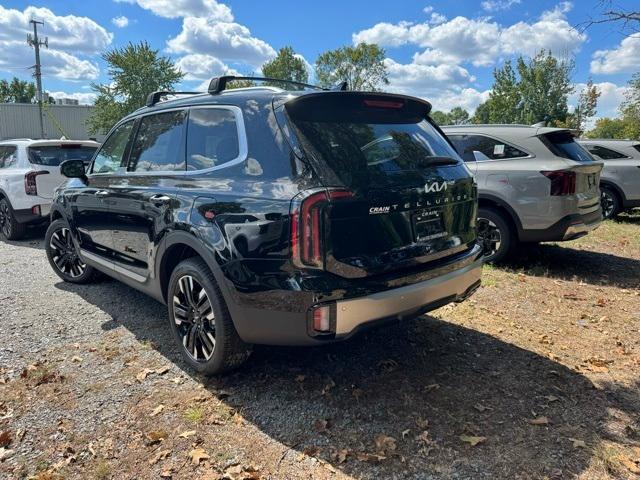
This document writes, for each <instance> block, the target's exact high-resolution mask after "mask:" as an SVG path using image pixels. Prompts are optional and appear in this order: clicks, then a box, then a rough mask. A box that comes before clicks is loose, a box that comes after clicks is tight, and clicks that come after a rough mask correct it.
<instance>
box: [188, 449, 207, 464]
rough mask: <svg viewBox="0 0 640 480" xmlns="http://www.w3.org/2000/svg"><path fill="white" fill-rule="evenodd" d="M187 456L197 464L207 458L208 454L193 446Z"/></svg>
mask: <svg viewBox="0 0 640 480" xmlns="http://www.w3.org/2000/svg"><path fill="white" fill-rule="evenodd" d="M189 458H191V463H192V464H194V465H199V464H200V461H201V460H209V455H207V452H205V451H204V449H202V448H194V449H193V450H191V451H190V452H189Z"/></svg>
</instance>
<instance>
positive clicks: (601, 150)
mask: <svg viewBox="0 0 640 480" xmlns="http://www.w3.org/2000/svg"><path fill="white" fill-rule="evenodd" d="M586 148H587V150H589V153H591V154H592V155H596V156H597V157H600V158H601V159H602V160H616V159H618V158H629V157H627V156H626V155H625V154H624V153H620V152H616V151H615V150H611V149H610V148H606V147H602V146H600V145H587V146H586Z"/></svg>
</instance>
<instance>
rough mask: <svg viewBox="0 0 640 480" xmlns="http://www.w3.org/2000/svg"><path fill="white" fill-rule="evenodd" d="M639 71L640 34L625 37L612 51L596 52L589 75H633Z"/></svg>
mask: <svg viewBox="0 0 640 480" xmlns="http://www.w3.org/2000/svg"><path fill="white" fill-rule="evenodd" d="M638 70H640V33H636V34H633V35H630V36H628V37H625V38H624V39H623V40H622V42H620V45H619V46H618V47H617V48H615V49H612V50H597V51H596V52H595V53H594V54H593V60H592V61H591V73H604V74H608V73H635V72H637V71H638Z"/></svg>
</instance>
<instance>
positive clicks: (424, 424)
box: [416, 417, 429, 430]
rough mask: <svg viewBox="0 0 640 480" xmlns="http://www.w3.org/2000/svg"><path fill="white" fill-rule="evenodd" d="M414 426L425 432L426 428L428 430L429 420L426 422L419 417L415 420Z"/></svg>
mask: <svg viewBox="0 0 640 480" xmlns="http://www.w3.org/2000/svg"><path fill="white" fill-rule="evenodd" d="M416 425H417V426H418V427H420V428H421V429H423V430H426V429H427V428H429V420H426V419H424V418H422V417H419V418H418V419H417V420H416Z"/></svg>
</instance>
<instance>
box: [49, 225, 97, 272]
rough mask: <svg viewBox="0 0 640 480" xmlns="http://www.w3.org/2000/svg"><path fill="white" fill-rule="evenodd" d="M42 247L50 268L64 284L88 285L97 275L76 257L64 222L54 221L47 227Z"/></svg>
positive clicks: (76, 251) (67, 226)
mask: <svg viewBox="0 0 640 480" xmlns="http://www.w3.org/2000/svg"><path fill="white" fill-rule="evenodd" d="M44 245H45V250H46V252H47V258H48V259H49V264H50V265H51V268H53V271H54V272H56V274H57V275H58V276H59V277H60V278H61V279H62V280H64V281H65V282H69V283H90V282H92V281H94V280H95V279H96V277H97V276H98V275H99V274H98V272H97V270H95V269H94V268H93V267H90V266H89V265H87V264H86V263H84V261H83V260H82V258H80V256H79V255H78V249H77V248H76V246H75V244H74V243H73V239H72V237H71V230H70V229H69V224H68V223H67V222H66V221H65V220H62V219H60V220H56V221H55V222H53V223H52V224H51V225H49V228H48V229H47V233H46V234H45V236H44Z"/></svg>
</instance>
